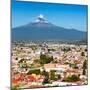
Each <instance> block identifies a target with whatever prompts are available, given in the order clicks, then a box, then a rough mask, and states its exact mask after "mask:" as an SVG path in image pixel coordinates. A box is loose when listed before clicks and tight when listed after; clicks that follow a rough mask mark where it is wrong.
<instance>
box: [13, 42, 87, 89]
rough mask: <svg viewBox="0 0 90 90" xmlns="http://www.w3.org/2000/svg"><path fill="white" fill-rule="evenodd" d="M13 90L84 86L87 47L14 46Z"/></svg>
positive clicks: (44, 43) (23, 44)
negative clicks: (16, 89) (19, 89)
mask: <svg viewBox="0 0 90 90" xmlns="http://www.w3.org/2000/svg"><path fill="white" fill-rule="evenodd" d="M11 58H12V61H11V62H12V63H11V64H12V65H11V70H12V72H11V76H12V87H13V88H40V87H57V86H73V85H87V83H88V80H87V78H88V72H87V67H88V66H87V65H88V64H87V63H88V61H87V59H88V56H87V45H86V44H78V45H76V44H66V43H65V44H64V43H50V42H48V43H46V42H43V43H35V42H28V43H27V42H14V43H12V51H11Z"/></svg>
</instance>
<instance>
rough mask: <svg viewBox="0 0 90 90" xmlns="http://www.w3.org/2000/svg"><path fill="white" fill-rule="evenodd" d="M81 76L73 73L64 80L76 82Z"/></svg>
mask: <svg viewBox="0 0 90 90" xmlns="http://www.w3.org/2000/svg"><path fill="white" fill-rule="evenodd" d="M79 80H80V78H79V77H78V76H76V75H72V76H71V77H67V78H66V79H65V80H64V81H65V82H76V81H79Z"/></svg>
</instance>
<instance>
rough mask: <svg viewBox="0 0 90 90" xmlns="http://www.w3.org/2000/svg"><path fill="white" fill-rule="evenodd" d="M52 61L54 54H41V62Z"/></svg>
mask: <svg viewBox="0 0 90 90" xmlns="http://www.w3.org/2000/svg"><path fill="white" fill-rule="evenodd" d="M51 61H53V56H51V57H50V56H48V55H44V54H41V55H40V61H39V62H40V64H47V63H50V62H51Z"/></svg>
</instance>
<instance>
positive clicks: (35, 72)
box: [27, 69, 41, 75]
mask: <svg viewBox="0 0 90 90" xmlns="http://www.w3.org/2000/svg"><path fill="white" fill-rule="evenodd" d="M27 74H28V75H30V74H37V75H39V74H41V71H40V69H35V70H30V71H29V72H28V73H27Z"/></svg>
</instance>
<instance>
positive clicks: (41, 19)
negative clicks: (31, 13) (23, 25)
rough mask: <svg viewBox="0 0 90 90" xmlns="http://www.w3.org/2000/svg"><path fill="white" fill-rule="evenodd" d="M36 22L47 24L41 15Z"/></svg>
mask: <svg viewBox="0 0 90 90" xmlns="http://www.w3.org/2000/svg"><path fill="white" fill-rule="evenodd" d="M36 22H40V23H43V22H45V23H46V22H47V21H46V19H45V17H44V15H43V14H40V15H39V16H38V17H37V19H36Z"/></svg>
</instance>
